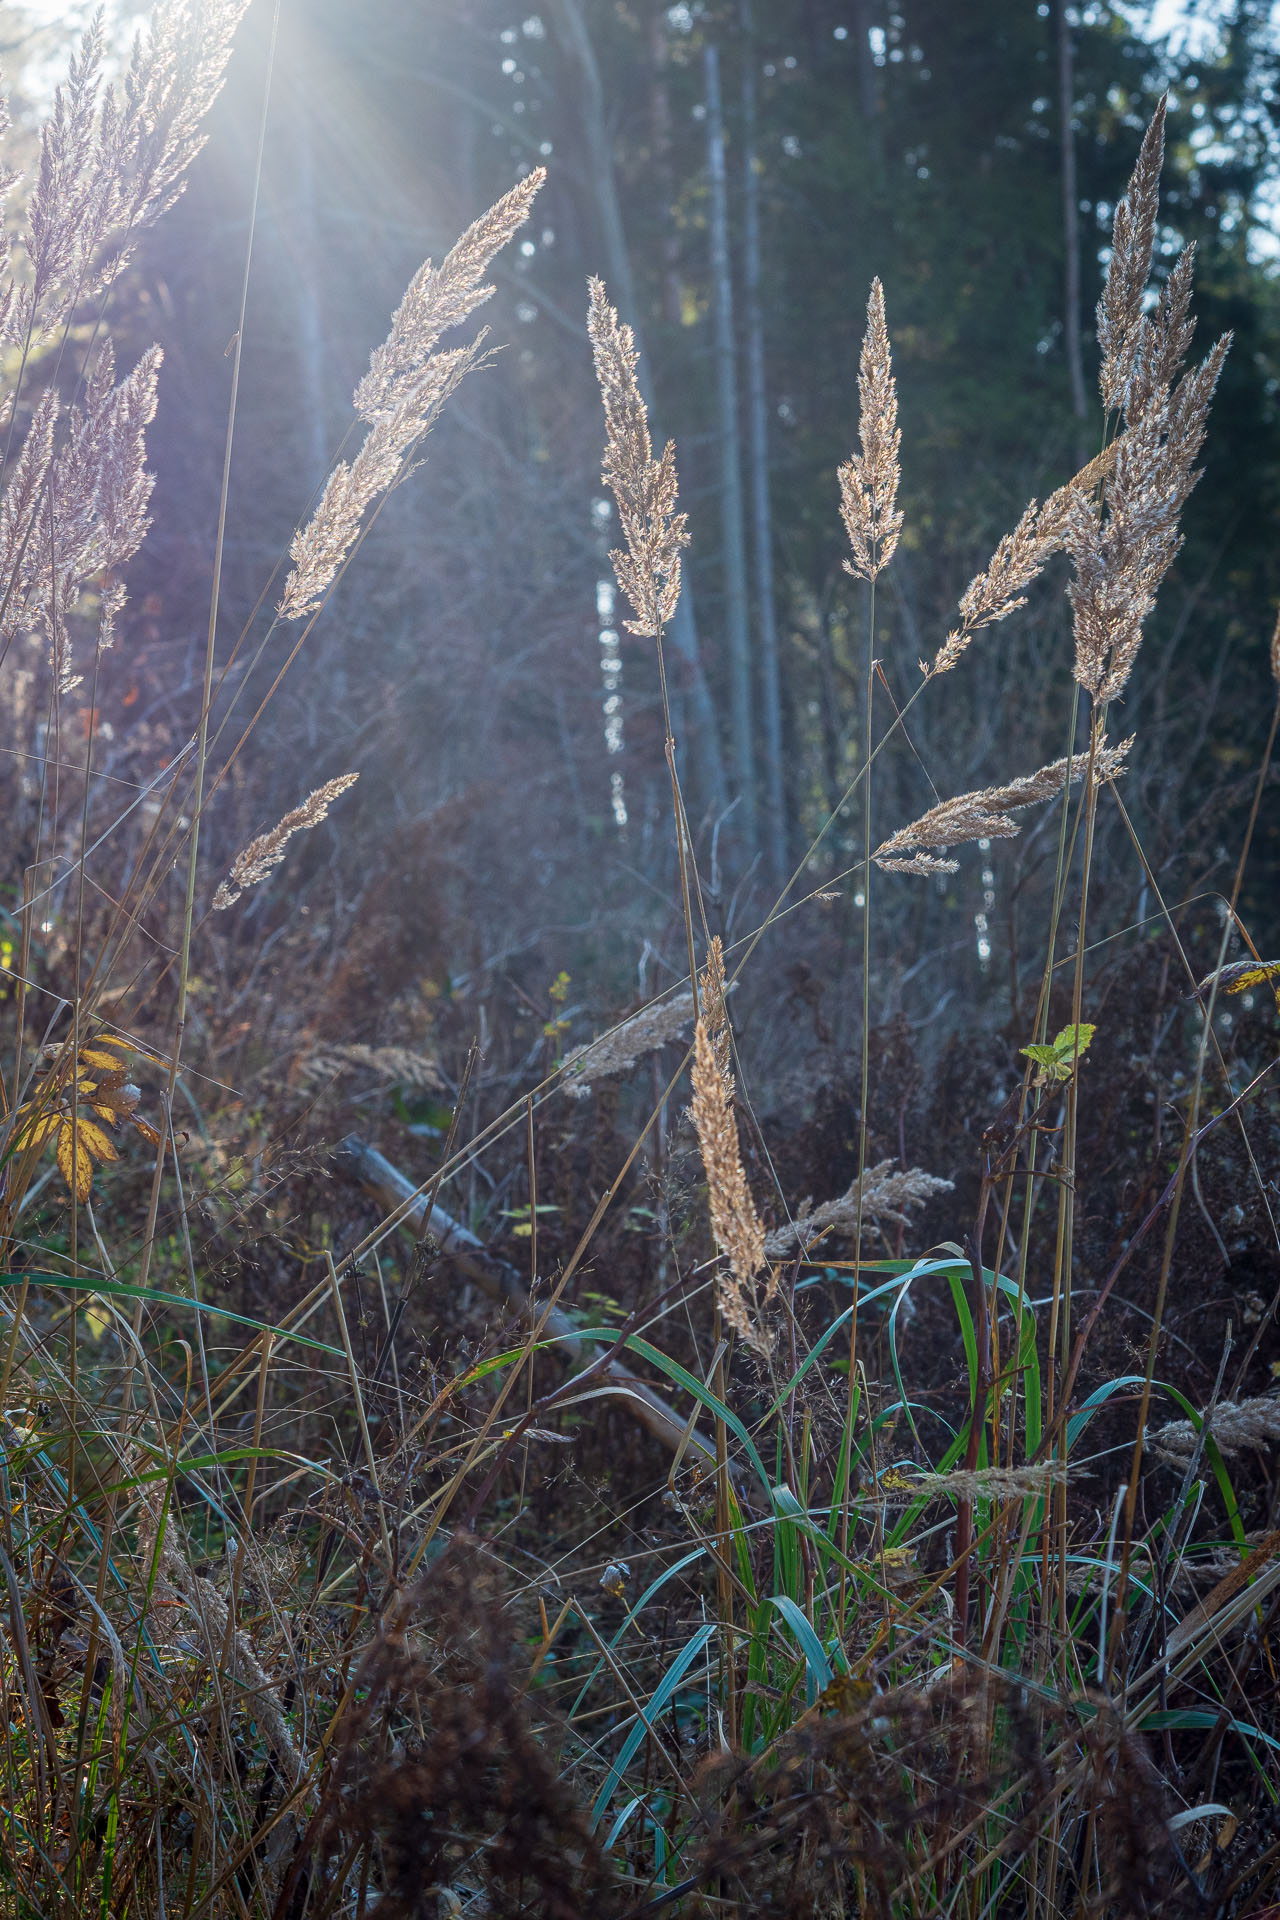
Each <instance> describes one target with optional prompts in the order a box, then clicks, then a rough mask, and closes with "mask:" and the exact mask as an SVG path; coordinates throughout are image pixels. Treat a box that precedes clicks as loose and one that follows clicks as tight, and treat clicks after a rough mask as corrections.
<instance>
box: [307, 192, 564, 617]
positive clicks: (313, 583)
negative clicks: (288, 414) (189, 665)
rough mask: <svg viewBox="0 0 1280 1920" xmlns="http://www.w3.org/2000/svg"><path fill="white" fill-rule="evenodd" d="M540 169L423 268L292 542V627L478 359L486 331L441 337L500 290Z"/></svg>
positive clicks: (319, 599) (376, 355)
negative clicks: (494, 280)
mask: <svg viewBox="0 0 1280 1920" xmlns="http://www.w3.org/2000/svg"><path fill="white" fill-rule="evenodd" d="M546 177H547V176H546V169H545V168H544V167H536V168H535V169H534V171H533V172H532V173H530V174H527V175H526V176H525V178H524V179H523V180H521V181H519V182H518V183H517V185H516V186H514V187H512V189H511V191H510V192H509V193H505V194H504V195H503V196H502V198H501V200H498V201H497V202H495V204H494V205H493V206H492V207H490V208H489V210H488V212H487V213H483V214H481V216H480V218H479V219H478V220H476V221H474V222H473V223H472V225H471V226H470V227H468V228H467V231H466V232H465V233H464V234H463V236H462V238H461V239H460V240H459V241H458V242H457V244H456V245H455V246H454V247H452V248H451V249H450V251H449V252H448V253H447V254H446V255H445V257H444V259H443V260H442V261H441V263H440V265H439V267H436V266H434V265H433V264H432V262H431V261H430V260H428V261H426V263H425V264H424V265H423V266H421V267H420V268H419V269H418V272H417V273H416V274H415V275H414V277H413V279H412V280H411V281H410V283H409V287H408V290H407V291H406V293H405V296H404V299H403V300H402V301H401V302H400V305H399V306H398V307H397V309H396V311H395V314H394V315H393V317H392V321H391V331H390V333H389V334H388V335H387V338H386V339H385V340H384V342H383V343H382V345H381V346H380V347H376V348H375V349H374V352H373V355H372V357H371V359H370V361H369V371H368V372H367V373H366V374H365V375H364V377H363V379H362V380H361V381H360V383H359V385H358V386H357V388H356V390H355V396H354V405H355V410H356V413H357V415H358V416H359V417H360V419H361V420H363V421H365V422H366V423H367V425H368V427H369V431H368V433H367V434H366V436H365V440H364V444H363V446H362V447H361V448H360V451H359V452H358V453H357V454H356V456H355V458H354V460H352V461H351V462H350V463H348V462H347V461H345V460H340V461H339V462H338V464H337V465H336V466H335V468H334V469H333V472H332V473H331V474H330V475H329V478H328V481H327V482H326V484H325V489H324V492H323V493H322V494H321V496H320V502H319V505H318V506H317V507H316V510H315V512H314V513H313V514H312V516H311V518H310V520H309V521H308V522H307V524H306V526H305V527H300V528H299V529H298V531H297V533H295V535H294V537H293V543H292V545H291V547H290V549H289V557H290V559H291V560H292V561H293V569H292V571H291V573H290V574H289V578H288V579H287V580H286V582H285V588H284V596H283V598H282V599H281V601H280V605H279V607H278V609H277V611H278V612H279V614H280V615H281V617H282V618H283V619H285V620H301V619H303V618H305V617H306V616H307V615H309V614H313V613H315V612H317V611H318V609H319V608H320V606H321V605H322V603H323V601H324V597H325V595H326V593H328V591H329V589H330V587H331V586H332V585H333V583H334V581H335V580H336V578H337V576H338V574H339V572H340V571H341V569H342V567H343V565H344V563H345V561H346V559H347V556H348V555H349V554H350V552H351V550H352V548H353V547H354V545H355V543H356V540H357V538H358V537H359V533H360V528H361V526H362V525H363V523H364V517H365V514H366V513H367V511H368V509H369V508H370V507H371V506H372V504H373V502H374V501H375V500H377V499H378V498H379V497H380V496H381V495H383V494H385V493H386V492H387V491H388V489H389V488H390V487H392V486H393V485H394V484H395V482H396V481H397V480H398V479H400V478H401V476H402V475H403V473H404V472H405V470H406V467H407V464H408V461H409V458H410V456H411V454H412V452H413V449H414V448H415V447H416V446H417V444H418V442H419V441H420V440H421V439H422V437H423V435H424V434H425V433H426V432H428V430H429V429H430V428H431V427H432V425H433V424H434V423H435V421H436V419H437V418H438V417H439V414H440V410H441V408H442V407H443V406H444V404H445V401H446V400H447V399H448V398H449V396H450V394H452V393H453V391H454V390H455V388H456V387H457V386H458V385H459V384H460V382H461V381H462V379H463V378H464V376H465V375H466V374H467V373H469V372H470V370H471V368H472V367H473V366H475V365H476V363H477V361H478V360H479V359H480V357H481V351H482V348H483V346H484V341H485V337H486V336H485V332H484V330H483V329H482V330H481V331H480V333H479V334H477V336H476V338H475V339H474V340H472V341H471V342H470V344H469V345H467V346H465V347H455V348H453V349H451V350H450V351H449V352H447V353H438V352H437V351H436V348H437V346H438V344H439V341H440V337H441V335H442V334H443V333H445V332H447V331H448V329H449V328H450V327H456V326H458V325H460V323H461V322H462V321H463V320H465V319H466V318H467V317H468V315H469V314H471V313H473V312H474V311H475V309H476V307H478V306H479V305H480V304H481V303H482V302H483V301H485V300H487V299H488V298H489V297H490V295H491V294H492V292H493V288H492V287H486V286H482V285H481V280H482V278H483V275H484V274H485V272H486V271H487V269H488V267H489V263H490V261H491V260H492V259H493V257H494V255H495V254H496V253H497V252H498V251H499V249H500V248H502V247H504V246H506V244H507V242H508V241H509V240H510V239H511V237H512V235H513V234H514V233H515V232H516V231H517V230H518V229H519V228H520V227H521V226H523V224H524V222H525V221H526V220H527V219H528V217H529V209H530V206H531V205H532V203H533V198H534V195H535V194H536V193H537V191H538V189H539V187H540V186H541V185H542V183H543V181H544V180H545V179H546Z"/></svg>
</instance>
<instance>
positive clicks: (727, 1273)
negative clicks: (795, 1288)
mask: <svg viewBox="0 0 1280 1920" xmlns="http://www.w3.org/2000/svg"><path fill="white" fill-rule="evenodd" d="M700 984H701V988H702V1012H701V1013H700V1015H699V1017H698V1024H697V1027H696V1029H695V1032H694V1054H693V1101H692V1103H691V1106H690V1113H691V1115H692V1118H693V1125H694V1129H695V1131H696V1133H697V1136H698V1147H699V1150H700V1152H701V1154H702V1165H703V1169H704V1171H705V1173H706V1176H707V1196H708V1203H709V1205H710V1209H711V1233H712V1237H713V1239H714V1240H715V1243H716V1249H717V1251H718V1252H719V1253H720V1255H721V1257H722V1259H723V1261H724V1263H725V1264H724V1266H723V1267H722V1268H721V1269H720V1272H719V1274H718V1276H717V1287H718V1294H719V1300H720V1308H721V1311H722V1313H723V1314H724V1318H725V1322H726V1324H727V1325H728V1326H730V1327H732V1328H733V1330H734V1332H735V1333H737V1334H738V1335H739V1337H740V1338H741V1339H743V1340H745V1341H746V1342H747V1344H748V1346H750V1347H752V1348H754V1350H755V1351H756V1352H757V1353H760V1354H764V1355H767V1354H768V1353H769V1352H770V1351H771V1349H772V1342H771V1340H770V1339H769V1335H768V1332H767V1330H766V1328H765V1326H764V1322H763V1319H762V1317H761V1315H762V1311H763V1309H764V1307H766V1306H767V1305H768V1303H769V1300H770V1299H771V1297H772V1294H773V1285H774V1283H773V1277H772V1276H770V1279H769V1281H768V1282H767V1283H766V1286H765V1289H764V1294H763V1297H762V1298H759V1297H758V1295H757V1288H756V1277H757V1275H758V1274H759V1272H760V1270H761V1268H762V1267H763V1266H764V1264H765V1244H764V1241H765V1236H764V1228H763V1226H762V1225H761V1223H760V1216H759V1215H758V1214H757V1212H756V1209H755V1203H754V1201H753V1200H752V1198H751V1191H750V1188H749V1187H748V1185H747V1176H746V1172H745V1170H744V1168H743V1165H742V1150H741V1147H740V1145H739V1141H738V1123H737V1120H736V1118H735V1117H734V1111H733V1075H732V1073H731V1072H730V1071H729V1056H730V1039H729V1023H728V1018H727V1016H726V1013H725V1006H724V995H725V979H724V956H723V952H722V950H721V944H720V937H719V935H718V934H717V935H716V936H715V938H714V939H713V940H712V942H711V950H710V953H709V954H708V956H707V965H706V970H705V972H704V973H703V975H702V978H701V983H700Z"/></svg>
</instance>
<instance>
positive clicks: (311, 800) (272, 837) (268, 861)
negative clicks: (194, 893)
mask: <svg viewBox="0 0 1280 1920" xmlns="http://www.w3.org/2000/svg"><path fill="white" fill-rule="evenodd" d="M359 778H360V775H359V774H358V773H340V774H339V775H338V777H337V778H336V780H326V781H325V783H324V785H323V786H322V787H317V788H316V789H315V791H314V793H309V794H308V795H307V797H306V799H305V800H304V801H303V803H302V805H301V806H300V807H294V808H293V809H292V811H291V812H289V813H286V814H285V816H284V818H283V820H281V821H280V822H279V824H278V825H277V826H274V827H272V829H271V831H270V833H260V834H259V835H258V837H257V839H256V840H251V841H250V842H249V844H248V846H247V847H245V848H244V849H243V850H242V851H241V852H240V853H238V854H237V855H236V857H235V859H234V860H233V861H232V863H231V872H230V873H229V874H228V875H227V877H226V879H225V880H223V881H221V882H220V884H219V886H218V890H217V892H216V893H215V894H214V896H213V909H214V912H215V913H220V912H221V911H222V910H223V909H224V908H225V907H231V906H234V905H235V903H236V901H237V900H238V899H239V898H240V895H241V894H242V893H243V892H244V890H245V888H246V887H252V886H255V885H256V884H257V882H258V881H259V880H265V879H266V877H267V875H268V874H269V873H270V872H271V870H272V868H273V867H278V866H279V864H280V862H281V861H282V860H283V859H284V856H285V848H286V847H287V845H288V843H289V840H290V839H291V837H292V836H293V835H294V834H295V833H299V832H301V830H302V829H303V828H304V827H316V826H319V824H320V822H321V821H322V820H323V819H324V817H325V815H326V814H327V813H328V811H329V808H330V807H331V806H332V804H333V802H334V801H335V800H336V799H337V797H338V795H339V794H340V793H345V792H346V790H347V788H348V787H351V786H354V785H355V783H356V781H357V780H358V779H359Z"/></svg>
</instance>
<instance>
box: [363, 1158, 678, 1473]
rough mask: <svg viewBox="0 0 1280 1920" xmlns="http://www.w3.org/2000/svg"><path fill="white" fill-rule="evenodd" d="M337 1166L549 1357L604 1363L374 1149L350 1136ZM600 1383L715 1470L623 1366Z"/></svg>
mask: <svg viewBox="0 0 1280 1920" xmlns="http://www.w3.org/2000/svg"><path fill="white" fill-rule="evenodd" d="M336 1159H337V1163H338V1165H339V1167H341V1169H342V1170H343V1172H344V1173H348V1174H350V1176H351V1178H352V1179H354V1180H358V1181H359V1182H360V1184H361V1186H363V1187H364V1188H366V1189H367V1191H368V1192H369V1193H371V1194H372V1195H373V1197H374V1199H375V1200H377V1202H378V1204H379V1205H380V1206H383V1207H385V1208H386V1209H387V1211H388V1212H389V1213H396V1214H398V1215H399V1216H400V1221H399V1224H400V1225H401V1226H403V1227H405V1228H407V1229H408V1230H409V1231H411V1232H413V1233H415V1234H418V1235H422V1234H423V1233H424V1232H425V1233H428V1234H429V1235H430V1236H431V1238H432V1239H433V1240H434V1241H435V1243H436V1245H437V1246H438V1247H439V1249H440V1251H441V1253H442V1254H443V1255H444V1256H445V1258H446V1259H447V1260H450V1261H452V1263H453V1265H454V1266H455V1267H457V1268H458V1270H459V1272H460V1273H465V1274H466V1276H467V1278H468V1279H469V1280H474V1281H475V1283H476V1285H477V1286H478V1287H479V1288H480V1289H481V1291H482V1292H484V1293H487V1294H488V1296H489V1298H490V1299H491V1300H496V1301H498V1302H499V1304H500V1305H502V1306H504V1307H506V1308H508V1309H509V1310H510V1311H511V1312H512V1313H515V1314H518V1315H519V1316H520V1317H521V1319H523V1320H525V1321H526V1322H527V1323H528V1324H529V1325H531V1326H539V1325H540V1326H541V1328H542V1332H543V1334H544V1336H546V1337H547V1338H548V1339H550V1340H553V1341H554V1342H555V1345H554V1347H553V1348H552V1351H553V1352H554V1353H556V1354H558V1355H559V1357H560V1358H561V1359H562V1360H564V1361H565V1363H566V1364H575V1363H576V1364H577V1365H579V1366H583V1367H586V1366H591V1365H592V1364H594V1363H597V1362H599V1361H600V1360H601V1359H602V1358H603V1357H604V1355H605V1351H606V1349H605V1348H604V1347H603V1346H602V1345H601V1344H600V1342H599V1341H598V1340H596V1339H594V1338H593V1337H592V1335H591V1334H590V1333H586V1332H584V1331H583V1329H582V1328H581V1327H578V1326H575V1325H574V1323H573V1321H572V1320H571V1319H570V1318H569V1316H568V1314H567V1313H565V1312H564V1311H563V1310H562V1309H561V1308H560V1307H551V1308H546V1307H540V1306H539V1305H538V1304H537V1302H536V1301H530V1299H529V1295H528V1293H527V1291H526V1290H525V1287H524V1285H523V1283H522V1281H521V1279H520V1276H519V1275H518V1274H517V1272H516V1270H515V1268H514V1267H510V1266H508V1265H507V1263H506V1262H505V1261H504V1260H500V1259H499V1258H498V1257H497V1256H496V1255H494V1254H492V1253H490V1251H489V1249H488V1248H487V1247H486V1246H485V1243H484V1241H483V1240H481V1239H479V1238H478V1236H477V1235H476V1234H474V1233H472V1232H471V1230H470V1228H469V1227H464V1226H463V1225H462V1223H461V1221H459V1220H455V1219H454V1218H453V1215H452V1214H450V1213H446V1212H445V1209H444V1208H443V1207H442V1206H439V1205H438V1204H437V1205H433V1206H432V1207H431V1210H430V1216H429V1217H428V1212H427V1203H426V1200H425V1199H424V1198H423V1196H422V1195H421V1194H420V1193H419V1192H418V1189H417V1188H416V1187H415V1186H414V1184H413V1182H412V1181H411V1180H408V1179H406V1177H405V1175H404V1174H403V1173H401V1172H400V1170H399V1168H398V1167H394V1166H393V1165H392V1164H391V1162H390V1160H388V1159H387V1157H386V1155H385V1154H381V1153H379V1152H378V1150H377V1148H376V1147H370V1146H367V1145H366V1144H365V1142H364V1141H363V1140H361V1139H359V1138H358V1137H357V1136H356V1135H355V1134H348V1136H347V1138H346V1139H345V1140H344V1141H342V1143H341V1144H340V1146H339V1147H338V1149H337V1154H336ZM600 1379H601V1383H602V1385H601V1390H602V1391H604V1392H607V1393H616V1394H617V1395H618V1397H619V1399H620V1400H621V1402H622V1405H623V1406H624V1407H625V1408H626V1410H627V1411H628V1412H629V1413H630V1414H631V1415H632V1416H633V1417H634V1418H635V1419H636V1420H638V1421H639V1422H640V1425H641V1426H642V1427H644V1428H645V1430H646V1431H647V1432H649V1433H651V1434H652V1435H653V1437H654V1439H655V1440H661V1441H662V1443H663V1445H664V1446H667V1447H670V1448H671V1449H672V1450H673V1451H680V1452H682V1453H684V1454H688V1455H692V1456H693V1457H694V1458H695V1459H697V1460H698V1462H699V1464H700V1465H701V1466H703V1467H704V1468H711V1469H713V1468H714V1467H715V1464H716V1450H715V1444H714V1442H713V1441H711V1440H707V1439H705V1438H704V1437H703V1435H702V1434H700V1433H699V1432H698V1431H697V1429H696V1428H690V1427H689V1425H688V1422H687V1421H685V1420H682V1419H681V1418H680V1416H679V1415H678V1414H677V1413H676V1412H674V1410H673V1409H672V1408H671V1407H669V1406H668V1405H667V1402H666V1401H665V1400H664V1399H663V1398H662V1395H661V1394H660V1393H655V1392H654V1390H653V1388H652V1387H650V1386H648V1385H647V1384H646V1382H645V1381H643V1380H641V1379H640V1378H639V1376H638V1375H636V1374H634V1373H632V1371H631V1369H630V1367H628V1366H626V1365H625V1364H624V1363H623V1362H622V1361H621V1360H617V1359H608V1360H606V1361H605V1364H604V1365H603V1367H602V1368H601V1370H600Z"/></svg>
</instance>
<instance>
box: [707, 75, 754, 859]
mask: <svg viewBox="0 0 1280 1920" xmlns="http://www.w3.org/2000/svg"><path fill="white" fill-rule="evenodd" d="M704 62H705V73H706V88H707V179H708V186H709V189H710V213H711V279H712V285H713V288H714V293H715V350H716V400H717V411H718V414H719V429H720V526H721V565H722V570H723V577H724V613H725V637H726V640H727V642H728V652H729V710H730V717H731V720H732V725H733V758H734V774H735V776H736V785H737V789H738V793H739V795H740V797H741V802H742V810H741V813H740V815H739V829H738V837H739V838H740V840H741V841H742V842H743V843H744V845H745V847H746V850H747V853H748V855H749V856H750V855H753V854H754V853H755V850H756V846H757V835H756V769H755V739H754V735H753V731H752V715H751V708H752V695H751V626H750V621H749V618H748V612H747V540H746V519H745V515H744V513H743V505H742V447H741V438H740V435H739V432H738V368H737V348H736V345H735V342H734V324H733V277H732V271H731V268H730V262H729V188H728V178H727V174H726V169H725V153H724V117H723V113H722V109H721V104H720V56H719V54H718V52H717V50H716V48H715V47H713V46H708V47H707V49H706V51H705V54H704Z"/></svg>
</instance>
